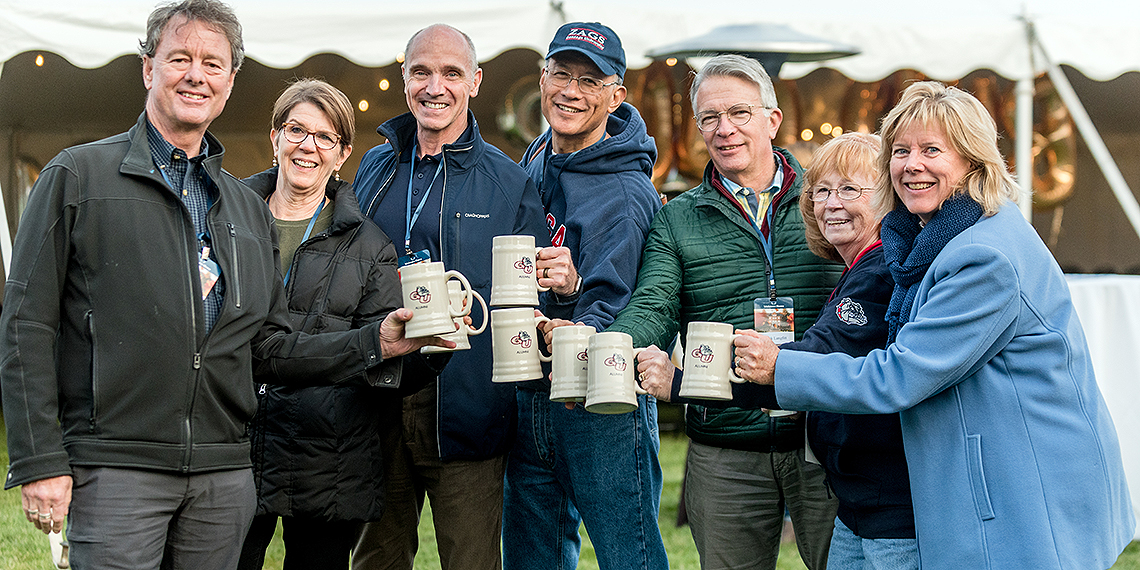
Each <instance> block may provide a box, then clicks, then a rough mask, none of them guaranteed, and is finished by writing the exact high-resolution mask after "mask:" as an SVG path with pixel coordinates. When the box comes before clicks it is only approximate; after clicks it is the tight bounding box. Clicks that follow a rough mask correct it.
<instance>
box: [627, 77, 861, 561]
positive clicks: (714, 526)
mask: <svg viewBox="0 0 1140 570" xmlns="http://www.w3.org/2000/svg"><path fill="white" fill-rule="evenodd" d="M690 98H691V100H692V102H693V109H694V112H695V119H696V121H697V126H698V128H699V129H700V131H701V133H702V135H703V136H704V139H705V146H706V147H707V148H708V152H709V156H710V158H711V159H712V160H711V161H710V163H709V164H708V166H706V167H705V173H704V180H703V181H702V183H701V185H700V186H697V187H696V188H693V189H692V190H689V191H688V192H685V193H684V194H682V195H681V196H679V197H677V198H675V199H673V200H671V201H670V202H669V203H668V204H666V205H665V206H664V207H663V208H662V209H661V211H660V212H658V213H657V215H656V216H655V217H654V219H653V223H652V225H651V227H650V229H649V238H648V240H647V241H646V244H645V251H644V253H643V255H642V261H641V264H642V265H641V270H640V272H639V273H638V280H637V288H636V290H635V291H634V293H633V298H632V299H631V301H630V303H629V305H628V306H627V307H626V308H625V309H624V310H623V311H621V313H619V314H618V316H617V320H616V321H615V322H614V323H613V325H611V326H610V327H609V328H608V329H607V330H611V331H623V332H627V333H629V334H631V335H632V336H633V343H634V346H648V345H656V346H658V347H667V346H668V345H669V344H670V343H671V342H672V341H673V339H674V336H675V335H676V334H677V333H678V332H680V333H681V338H682V339H683V338H684V335H685V332H686V330H687V328H688V325H689V323H690V322H693V321H717V322H725V323H731V324H732V325H733V326H734V327H735V328H738V329H747V328H755V326H754V320H753V319H754V311H755V308H756V307H757V305H758V304H760V305H768V306H774V305H785V306H786V305H789V304H790V305H792V309H793V311H794V324H795V326H794V337H795V339H796V340H799V338H800V337H801V336H802V335H803V332H804V331H805V330H807V328H808V327H809V326H811V324H812V323H814V322H815V319H816V316H817V315H818V313H819V310H820V307H822V306H823V304H824V302H825V301H826V300H827V296H828V294H829V293H830V292H831V289H832V287H833V286H834V285H835V282H836V280H837V279H838V278H839V275H840V272H841V270H842V267H840V266H839V265H837V264H835V263H832V262H829V261H825V260H823V259H821V258H819V257H816V256H815V255H814V254H812V253H811V252H810V251H808V247H807V242H806V240H805V238H804V227H803V219H802V218H801V217H800V210H799V205H798V202H799V195H800V189H801V185H802V177H803V168H802V167H801V166H800V165H799V163H798V162H796V159H795V158H794V157H793V156H792V154H791V153H790V152H788V151H786V150H784V149H782V148H779V147H773V146H772V140H773V139H774V138H775V136H776V131H777V129H779V127H780V121H781V120H782V118H783V115H782V113H781V112H780V109H779V108H778V107H777V106H776V93H775V90H774V89H773V87H772V81H771V79H770V78H769V77H768V74H767V73H766V72H765V71H764V68H763V67H762V66H761V65H760V64H759V63H758V62H757V61H755V60H753V59H749V58H746V57H741V56H735V55H722V56H718V57H716V58H713V59H712V60H711V61H710V62H709V63H708V64H707V65H705V67H704V68H703V69H702V70H701V72H700V73H699V74H697V76H696V77H695V78H694V79H693V86H692V89H691V91H690ZM685 424H686V429H685V431H686V433H687V434H688V436H689V438H690V439H691V440H692V441H691V443H690V446H689V455H688V460H687V466H686V471H685V507H686V510H687V511H688V516H689V523H690V525H691V528H692V532H693V539H694V540H695V542H696V545H697V550H698V551H699V553H700V556H701V567H702V569H703V570H713V569H721V568H724V569H727V568H732V569H737V570H739V569H756V570H771V569H773V568H775V567H776V557H777V555H778V554H779V545H780V537H781V530H782V528H783V521H784V511H785V507H786V508H787V511H788V512H789V513H790V515H791V518H792V523H793V525H794V528H795V531H796V538H797V541H798V546H799V550H800V554H801V556H802V557H803V560H804V562H805V563H806V564H807V566H808V568H812V569H822V568H824V566H825V562H826V560H827V550H828V545H829V543H830V540H831V531H832V524H833V522H832V521H833V520H834V518H835V512H836V502H835V500H834V498H832V497H831V496H830V493H829V492H828V490H827V489H826V487H825V486H824V474H823V470H822V469H821V468H820V466H819V465H818V464H814V463H809V462H807V461H805V459H804V441H805V439H804V418H803V414H799V413H797V414H794V415H791V416H782V417H772V416H769V415H768V414H767V413H766V412H764V411H760V410H746V409H740V408H732V407H728V408H725V407H717V408H712V407H705V406H699V405H689V406H688V408H687V410H686V413H685Z"/></svg>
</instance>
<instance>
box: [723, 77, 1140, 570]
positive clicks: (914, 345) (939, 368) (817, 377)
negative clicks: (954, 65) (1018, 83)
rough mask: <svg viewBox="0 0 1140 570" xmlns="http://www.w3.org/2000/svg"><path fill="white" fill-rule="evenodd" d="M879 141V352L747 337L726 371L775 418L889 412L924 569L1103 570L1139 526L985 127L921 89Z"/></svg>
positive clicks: (1090, 387)
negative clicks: (883, 343) (749, 385)
mask: <svg viewBox="0 0 1140 570" xmlns="http://www.w3.org/2000/svg"><path fill="white" fill-rule="evenodd" d="M880 134H881V136H882V138H883V153H882V155H881V156H880V158H879V161H880V166H881V167H882V171H883V172H889V176H888V177H886V178H884V179H883V180H882V181H880V185H881V186H886V185H888V184H889V185H890V188H883V189H884V190H887V189H893V192H889V191H884V192H879V193H878V196H880V197H881V198H882V202H883V203H882V204H880V205H879V206H880V207H881V208H882V210H883V211H886V212H889V213H888V214H887V215H886V217H885V218H884V219H883V226H882V239H883V248H884V252H885V255H886V260H887V264H888V267H889V268H890V271H891V274H892V276H893V277H894V279H895V283H896V287H895V291H894V294H893V295H892V298H891V304H890V307H889V309H888V315H887V321H888V324H889V343H890V344H889V345H888V346H887V348H886V350H876V351H873V352H871V353H870V354H869V355H868V356H866V357H863V358H852V357H849V356H846V355H843V354H814V353H809V352H795V351H791V350H788V351H779V349H777V348H776V347H775V345H773V344H771V342H770V341H768V340H767V339H766V338H765V337H759V338H757V337H753V336H747V337H743V338H741V339H740V340H738V341H737V346H738V348H737V357H738V363H737V364H738V368H737V372H738V373H739V374H741V375H742V376H744V377H745V378H748V379H750V380H753V381H756V382H759V383H761V384H772V383H773V382H774V384H775V397H776V400H777V401H778V406H779V407H780V408H784V409H789V410H826V411H832V412H839V413H880V414H881V413H890V412H900V414H901V420H902V430H903V441H904V446H905V449H906V458H907V465H908V468H909V471H910V480H911V493H912V496H913V502H914V509H915V525H916V534H917V538H918V550H919V555H920V557H921V565H922V568H923V569H924V570H930V569H941V568H945V569H955V570H957V569H962V568H970V569H979V570H980V569H992V570H1009V569H1026V570H1030V569H1032V570H1048V569H1071V570H1078V569H1079V570H1087V569H1094V568H1100V569H1103V568H1108V567H1110V566H1112V564H1113V562H1114V561H1115V560H1116V558H1117V556H1118V555H1119V554H1120V552H1121V551H1122V550H1123V549H1124V547H1125V546H1126V545H1127V544H1128V542H1129V541H1130V540H1131V538H1132V536H1133V529H1134V528H1135V524H1136V521H1135V517H1134V515H1133V513H1132V507H1131V501H1130V499H1129V496H1128V488H1127V485H1126V482H1125V479H1124V470H1123V466H1122V464H1121V460H1120V446H1119V443H1118V441H1117V437H1116V430H1115V428H1114V427H1113V424H1112V419H1111V418H1110V417H1109V413H1108V409H1107V408H1106V407H1105V403H1104V399H1103V398H1102V397H1101V394H1100V390H1099V389H1098V388H1097V385H1096V379H1095V377H1094V375H1093V369H1092V362H1091V360H1090V358H1089V351H1088V346H1087V344H1086V342H1085V337H1084V333H1083V332H1082V330H1081V325H1080V323H1079V322H1078V320H1077V315H1076V312H1075V310H1074V309H1073V304H1072V300H1071V298H1070V296H1069V289H1068V287H1067V285H1066V283H1065V277H1064V275H1063V274H1062V273H1061V269H1060V268H1059V267H1058V266H1057V263H1056V261H1055V260H1054V259H1053V257H1052V255H1051V254H1050V253H1049V250H1048V249H1046V247H1045V245H1044V244H1043V243H1042V242H1041V239H1040V238H1039V237H1038V236H1037V233H1036V231H1034V229H1033V228H1032V226H1030V225H1029V224H1028V223H1027V222H1026V221H1025V219H1024V218H1022V216H1021V214H1020V213H1019V211H1018V209H1017V207H1016V206H1015V205H1014V204H1013V202H1012V200H1015V199H1016V196H1017V192H1018V189H1017V186H1016V185H1015V183H1014V182H1013V179H1012V178H1011V177H1010V175H1009V173H1008V171H1007V170H1006V167H1005V163H1004V161H1003V159H1002V157H1001V154H1000V152H999V151H998V148H997V130H996V128H995V126H994V122H993V119H992V118H991V117H990V115H989V113H988V112H987V111H986V109H985V108H984V107H983V106H982V105H981V103H979V102H978V100H977V99H975V98H974V97H973V96H971V95H969V94H967V93H965V92H963V91H960V90H958V89H955V88H953V87H946V86H944V85H941V84H939V83H935V82H922V83H915V84H913V85H911V86H910V87H909V88H908V89H907V90H906V91H905V92H904V93H903V96H902V100H901V101H900V102H899V104H898V105H897V106H896V107H895V108H894V109H893V110H892V111H891V112H890V113H889V114H888V115H887V117H886V118H885V119H884V121H883V126H882V129H881V131H880Z"/></svg>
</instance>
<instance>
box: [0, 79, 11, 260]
mask: <svg viewBox="0 0 1140 570" xmlns="http://www.w3.org/2000/svg"><path fill="white" fill-rule="evenodd" d="M3 74H4V62H3V61H0V75H3ZM7 155H8V156H6V157H5V158H6V159H7V160H8V169H7V170H8V172H11V171H12V167H13V166H14V165H13V164H12V160H11V158H12V149H11V147H9V148H8V152H7ZM6 198H7V195H6V194H5V193H4V182H3V180H0V256H3V260H2V261H3V262H4V278H5V279H7V278H8V269H9V267H10V265H11V263H12V228H10V227H9V226H8V207H7V204H6V202H7V199H6Z"/></svg>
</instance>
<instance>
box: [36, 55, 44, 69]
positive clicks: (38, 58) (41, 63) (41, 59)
mask: <svg viewBox="0 0 1140 570" xmlns="http://www.w3.org/2000/svg"><path fill="white" fill-rule="evenodd" d="M43 66H44V56H43V55H42V54H37V55H36V67H43Z"/></svg>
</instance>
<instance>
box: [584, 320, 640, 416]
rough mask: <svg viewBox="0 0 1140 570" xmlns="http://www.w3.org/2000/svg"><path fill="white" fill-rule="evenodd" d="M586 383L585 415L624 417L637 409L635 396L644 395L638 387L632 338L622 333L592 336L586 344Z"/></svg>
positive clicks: (601, 333)
mask: <svg viewBox="0 0 1140 570" xmlns="http://www.w3.org/2000/svg"><path fill="white" fill-rule="evenodd" d="M588 344H589V348H588V352H589V358H590V361H589V364H588V369H589V383H588V386H587V388H586V411H587V412H594V413H596V414H624V413H626V412H632V411H633V410H636V409H637V396H638V395H639V394H645V393H646V391H645V390H644V389H643V388H642V387H641V386H640V385H639V384H638V383H637V361H636V358H637V355H638V354H641V351H642V350H645V349H644V348H637V349H635V348H633V337H631V336H629V335H628V334H626V333H623V332H600V333H595V334H594V335H593V336H591V337H590V340H589V341H588Z"/></svg>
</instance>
